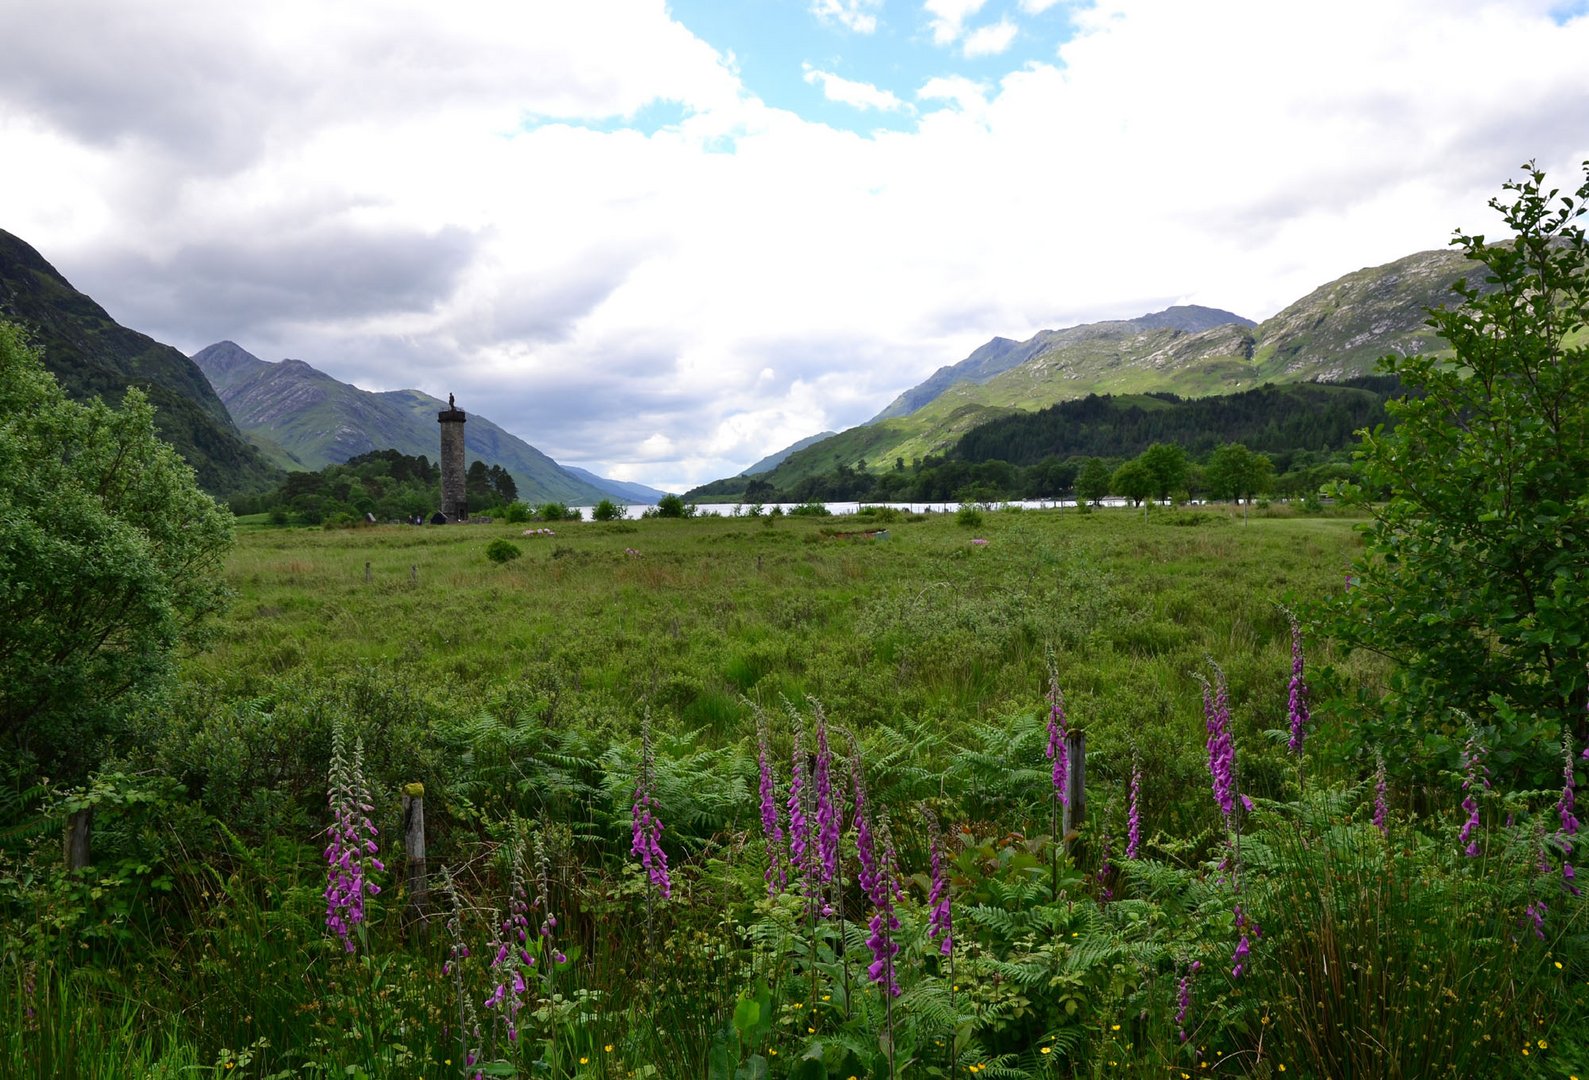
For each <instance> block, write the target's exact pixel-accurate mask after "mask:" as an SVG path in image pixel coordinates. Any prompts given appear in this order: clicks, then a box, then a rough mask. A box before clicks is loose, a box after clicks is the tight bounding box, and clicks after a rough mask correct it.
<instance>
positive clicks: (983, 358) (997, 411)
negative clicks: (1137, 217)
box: [696, 249, 1482, 497]
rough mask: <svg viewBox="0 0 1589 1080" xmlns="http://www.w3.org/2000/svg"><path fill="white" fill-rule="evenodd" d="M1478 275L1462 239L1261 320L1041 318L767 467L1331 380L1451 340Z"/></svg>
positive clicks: (1351, 276) (870, 455) (867, 462)
mask: <svg viewBox="0 0 1589 1080" xmlns="http://www.w3.org/2000/svg"><path fill="white" fill-rule="evenodd" d="M1481 274H1482V269H1479V270H1476V269H1475V268H1474V267H1473V264H1472V263H1470V262H1468V260H1466V259H1465V258H1464V257H1463V255H1462V254H1461V253H1460V252H1458V251H1452V250H1449V249H1441V250H1434V251H1422V252H1416V253H1414V254H1412V255H1407V256H1403V257H1402V258H1400V259H1396V260H1394V261H1392V262H1389V263H1384V264H1381V265H1379V266H1371V267H1364V268H1362V269H1360V270H1356V271H1353V272H1351V273H1348V274H1344V275H1342V276H1340V277H1338V278H1336V279H1334V280H1333V281H1330V282H1328V283H1326V284H1324V285H1321V286H1319V287H1318V288H1316V289H1314V290H1312V291H1311V292H1309V293H1308V294H1307V295H1305V296H1303V297H1301V298H1300V299H1298V300H1296V301H1294V302H1293V303H1291V304H1289V305H1287V306H1286V307H1285V308H1282V309H1281V310H1280V311H1279V312H1277V313H1276V314H1275V315H1273V316H1271V317H1270V318H1268V319H1265V320H1264V321H1263V322H1261V323H1256V324H1255V323H1252V322H1251V320H1243V319H1240V317H1233V318H1234V319H1235V320H1236V321H1224V322H1217V323H1215V324H1214V325H1209V326H1205V327H1203V328H1202V329H1182V328H1180V327H1177V326H1175V325H1165V323H1166V320H1158V319H1155V318H1154V316H1143V317H1141V318H1139V319H1126V320H1114V321H1107V322H1100V323H1085V324H1082V325H1080V326H1075V327H1069V328H1066V329H1064V330H1058V331H1055V330H1045V331H1041V332H1040V333H1038V334H1036V335H1034V336H1033V337H1031V338H1028V339H1027V340H1026V341H1021V342H1016V341H1012V340H1011V339H1009V338H994V339H993V340H992V341H990V342H988V343H987V344H986V345H983V346H981V347H980V348H979V349H977V350H976V351H974V352H973V353H972V354H971V355H970V356H968V357H967V358H966V359H965V360H962V361H961V362H960V363H959V364H954V365H949V366H947V367H944V368H939V369H938V371H937V372H935V373H934V374H933V376H930V377H929V378H928V379H927V380H926V381H924V382H923V383H921V384H918V386H916V387H912V388H911V389H910V390H907V391H905V392H904V393H903V394H901V395H899V396H898V397H897V398H895V401H894V403H893V404H891V405H890V406H889V409H894V408H895V406H897V405H900V403H901V402H905V403H909V402H910V401H911V400H912V395H913V394H915V393H916V392H917V391H923V388H926V391H930V394H927V393H926V391H923V396H924V397H925V400H923V401H922V402H921V403H919V404H917V405H915V406H914V407H913V408H911V409H910V411H908V412H905V413H903V414H901V415H885V414H887V413H888V412H889V409H885V410H884V412H883V413H880V414H878V416H877V417H874V418H873V419H872V420H869V421H867V422H866V423H864V424H860V425H857V426H856V427H853V428H849V429H847V430H845V431H842V432H840V433H839V434H837V435H835V436H833V437H831V438H828V439H825V440H823V441H821V442H819V443H816V444H814V445H812V446H808V447H806V448H805V449H804V450H801V451H798V452H796V453H793V454H791V455H789V457H788V458H787V459H786V460H785V461H783V462H782V463H781V464H780V465H779V466H778V467H777V468H776V469H774V470H773V471H772V473H770V474H764V475H763V476H762V477H761V478H762V479H765V480H767V481H769V482H771V483H773V484H774V485H775V486H777V487H778V488H780V489H787V488H793V487H794V486H795V485H796V484H798V483H799V482H800V481H801V480H804V479H807V478H809V477H813V476H820V475H823V474H826V473H828V472H830V471H831V470H832V469H833V468H835V467H836V466H838V465H844V466H847V467H852V468H862V467H864V468H865V470H866V471H869V472H879V471H882V470H884V469H887V468H891V467H895V466H897V465H898V464H900V463H908V462H911V461H914V460H917V459H921V458H926V457H929V456H932V455H941V454H947V453H949V452H951V451H952V450H953V448H954V447H955V445H956V444H957V443H958V442H959V440H960V438H961V437H962V436H963V435H965V434H966V433H967V432H969V431H971V430H973V429H975V428H977V427H978V426H980V425H982V424H984V423H988V422H991V421H994V420H997V419H1000V418H1002V417H1006V416H1010V415H1012V414H1016V413H1020V412H1031V411H1035V410H1038V409H1042V408H1046V407H1048V406H1051V405H1055V404H1058V403H1060V402H1063V401H1070V400H1074V399H1077V398H1082V397H1086V396H1087V395H1089V394H1109V395H1128V394H1148V393H1155V392H1168V393H1173V394H1177V395H1180V396H1182V397H1189V398H1196V397H1207V396H1211V395H1216V394H1227V393H1232V392H1236V391H1240V390H1244V389H1248V388H1251V387H1254V386H1259V385H1261V384H1262V383H1264V382H1277V383H1300V382H1309V381H1326V382H1330V381H1340V380H1342V379H1346V378H1352V377H1355V376H1360V375H1372V374H1374V373H1375V370H1376V367H1377V360H1378V358H1379V357H1381V356H1383V355H1385V354H1387V353H1402V354H1408V353H1413V352H1432V353H1439V352H1442V351H1444V350H1445V349H1446V348H1447V346H1446V343H1445V342H1444V341H1442V340H1441V339H1440V338H1439V337H1437V336H1436V335H1435V334H1434V333H1433V332H1432V331H1431V330H1430V329H1429V328H1428V326H1427V325H1426V324H1425V320H1426V317H1427V315H1426V312H1427V309H1429V308H1431V307H1436V306H1439V305H1440V304H1443V303H1457V302H1459V301H1460V297H1459V296H1458V294H1456V293H1455V292H1454V291H1452V289H1451V285H1452V284H1453V283H1454V282H1455V281H1457V280H1458V279H1460V278H1465V277H1480V276H1481ZM1475 284H1478V282H1475ZM1170 310H1174V309H1170ZM1204 310H1208V311H1214V312H1217V311H1218V310H1219V309H1204ZM1160 314H1162V313H1160ZM1227 314H1228V313H1227ZM1011 360H1018V362H1014V363H1011V362H1010V361H1011ZM967 365H969V367H968V366H967ZM992 367H1000V368H1001V369H1000V370H998V371H996V372H993V373H992V374H990V375H986V377H982V378H978V379H971V378H966V379H958V380H955V381H953V382H949V383H948V384H947V385H938V386H930V385H929V384H932V383H933V381H934V380H935V379H938V380H940V382H941V381H942V380H941V376H943V374H944V373H945V372H951V373H952V372H954V371H955V370H956V369H959V370H961V371H975V372H977V373H979V375H980V374H986V372H987V371H988V370H989V369H990V368H992ZM744 481H745V478H744V477H743V476H740V477H727V478H724V479H722V480H717V481H712V482H711V483H709V484H706V485H702V486H701V487H700V488H697V489H696V490H697V491H698V492H700V493H701V494H702V495H705V496H709V497H733V496H734V495H735V494H737V493H738V492H739V491H742V490H743V487H744Z"/></svg>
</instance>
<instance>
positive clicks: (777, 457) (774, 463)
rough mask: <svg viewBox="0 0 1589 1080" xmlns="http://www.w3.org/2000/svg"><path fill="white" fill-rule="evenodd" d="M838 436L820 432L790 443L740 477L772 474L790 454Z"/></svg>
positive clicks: (834, 433)
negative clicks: (765, 473)
mask: <svg viewBox="0 0 1589 1080" xmlns="http://www.w3.org/2000/svg"><path fill="white" fill-rule="evenodd" d="M836 434H838V432H835V431H819V432H818V433H817V434H815V435H807V436H806V437H805V438H803V439H801V440H799V441H798V442H793V443H790V444H789V445H788V446H786V447H784V448H783V449H782V450H778V451H775V452H774V453H771V454H768V455H767V456H766V457H764V458H762V459H761V460H760V461H758V462H756V464H754V465H752V466H751V467H750V468H748V469H746V470H744V471H743V472H741V473H740V474H739V475H741V476H757V475H759V474H761V473H764V472H772V470H774V469H776V468H777V467H778V466H780V465H782V464H783V463H784V461H785V460H786V459H787V458H788V457H789V455H790V454H793V453H796V452H797V451H800V450H804V449H805V448H806V447H808V446H814V445H816V444H817V443H819V442H821V441H822V440H823V439H831V438H832V437H833V436H834V435H836Z"/></svg>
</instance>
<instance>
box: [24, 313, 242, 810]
mask: <svg viewBox="0 0 1589 1080" xmlns="http://www.w3.org/2000/svg"><path fill="white" fill-rule="evenodd" d="M231 530H232V515H231V514H230V513H229V512H228V511H227V510H226V509H225V508H224V507H222V506H219V505H217V504H216V502H215V500H214V499H212V498H211V497H210V496H208V495H206V494H205V493H204V492H203V491H201V490H200V489H199V487H198V484H197V482H196V480H195V478H194V473H193V469H192V468H190V467H189V466H188V465H187V463H186V462H184V461H183V460H182V458H181V457H180V456H179V455H178V454H177V452H176V450H174V449H173V448H172V447H171V446H170V445H169V444H168V443H166V442H164V441H162V440H161V438H160V436H159V435H158V433H157V432H156V429H155V423H154V409H153V407H152V406H151V405H150V404H149V401H148V399H147V398H146V397H145V396H144V394H143V392H142V391H140V390H138V389H137V388H131V389H129V390H127V392H126V395H125V397H124V398H123V399H122V403H121V406H120V407H119V408H112V407H111V406H109V405H107V404H105V403H104V402H103V401H102V400H100V399H98V398H96V399H94V400H93V401H90V402H89V403H88V404H86V405H80V404H77V403H76V402H73V401H70V400H68V399H67V397H66V395H65V393H64V392H63V391H62V389H61V387H60V385H59V384H58V383H57V382H56V381H55V378H54V377H53V376H52V375H50V373H49V372H48V371H46V370H45V368H44V361H43V358H42V356H41V355H40V354H39V353H38V352H37V351H36V350H34V349H32V348H30V347H29V345H28V343H27V341H26V340H25V338H24V336H23V332H22V331H21V330H20V329H19V328H18V327H16V326H14V325H11V324H9V323H4V322H0V669H3V670H4V672H5V677H4V678H3V679H0V757H3V758H6V759H7V764H9V765H13V766H15V765H18V764H21V765H22V767H23V768H24V769H25V768H26V767H27V766H28V765H30V764H31V766H32V767H33V768H35V769H37V770H39V771H41V772H43V773H44V774H46V775H48V776H50V777H51V778H53V779H57V780H76V779H81V778H82V777H83V776H85V775H86V774H87V772H88V770H89V768H90V767H91V766H92V765H94V764H95V763H96V761H97V760H98V759H99V758H100V757H101V756H102V755H103V754H105V753H106V752H107V751H108V750H110V749H112V748H113V746H114V742H115V738H116V736H117V734H118V732H119V730H120V728H121V725H122V724H123V722H124V721H125V718H126V715H127V713H128V710H129V709H130V708H131V707H132V706H133V705H135V704H137V703H140V702H144V701H146V700H147V699H148V698H149V697H150V696H151V695H153V694H155V693H156V692H157V691H158V690H159V689H161V688H162V687H163V686H164V685H166V682H167V680H168V679H169V678H170V677H171V676H172V674H173V671H174V665H175V660H176V657H177V655H178V653H179V651H180V650H182V649H184V648H189V647H195V646H197V645H199V644H201V643H202V642H203V641H204V640H205V638H206V634H207V631H208V629H209V619H210V616H211V615H213V614H215V613H216V612H218V611H219V610H220V608H221V606H222V604H223V603H224V600H225V597H226V588H225V586H224V585H223V584H222V583H221V580H220V570H221V562H222V559H223V558H224V557H225V554H226V551H227V549H228V548H229V547H230V545H231V536H232V532H231Z"/></svg>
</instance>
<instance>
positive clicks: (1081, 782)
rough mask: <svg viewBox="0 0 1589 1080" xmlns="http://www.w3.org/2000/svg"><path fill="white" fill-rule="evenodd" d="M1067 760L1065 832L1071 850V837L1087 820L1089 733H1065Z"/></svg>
mask: <svg viewBox="0 0 1589 1080" xmlns="http://www.w3.org/2000/svg"><path fill="white" fill-rule="evenodd" d="M1065 760H1066V761H1067V762H1069V766H1070V767H1069V768H1068V769H1067V770H1066V773H1065V822H1064V825H1063V834H1064V837H1065V850H1066V851H1067V852H1068V851H1070V844H1071V837H1072V836H1073V835H1074V834H1075V833H1076V832H1078V831H1079V830H1080V829H1081V826H1082V823H1083V822H1085V821H1086V820H1087V733H1086V732H1085V731H1070V732H1066V734H1065Z"/></svg>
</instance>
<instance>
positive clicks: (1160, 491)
mask: <svg viewBox="0 0 1589 1080" xmlns="http://www.w3.org/2000/svg"><path fill="white" fill-rule="evenodd" d="M1137 460H1138V461H1140V462H1141V463H1142V467H1143V468H1144V469H1146V470H1147V472H1148V475H1149V476H1150V477H1152V478H1153V495H1154V496H1155V497H1156V498H1159V499H1168V498H1169V497H1170V496H1171V495H1172V494H1174V493H1175V492H1177V491H1180V490H1181V489H1182V488H1184V487H1186V450H1185V448H1184V447H1182V446H1181V445H1180V444H1179V443H1154V444H1153V445H1152V446H1150V447H1148V448H1147V449H1146V450H1144V451H1142V453H1141V455H1140V456H1139V457H1138V458H1137Z"/></svg>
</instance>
